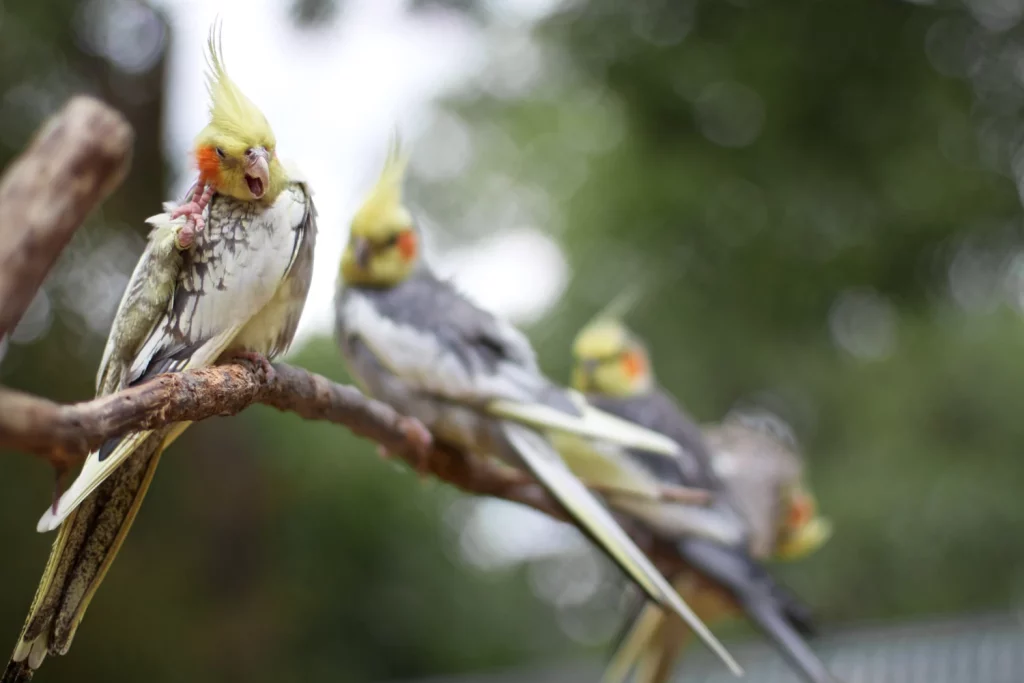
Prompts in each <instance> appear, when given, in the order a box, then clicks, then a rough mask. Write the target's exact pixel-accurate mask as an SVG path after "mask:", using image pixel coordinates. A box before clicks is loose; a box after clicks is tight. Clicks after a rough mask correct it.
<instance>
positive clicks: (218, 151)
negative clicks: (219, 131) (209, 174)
mask: <svg viewBox="0 0 1024 683" xmlns="http://www.w3.org/2000/svg"><path fill="white" fill-rule="evenodd" d="M214 151H215V152H217V156H219V157H220V158H221V159H223V158H225V154H224V150H222V149H221V148H220V147H216V148H214Z"/></svg>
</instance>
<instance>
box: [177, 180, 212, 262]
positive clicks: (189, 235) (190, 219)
mask: <svg viewBox="0 0 1024 683" xmlns="http://www.w3.org/2000/svg"><path fill="white" fill-rule="evenodd" d="M198 190H199V186H198V185H197V186H195V187H193V188H192V189H191V190H190V191H189V193H188V195H187V196H186V199H187V200H188V201H186V202H184V203H183V204H181V205H179V206H178V207H176V208H175V209H174V210H173V211H171V220H175V219H176V218H181V217H182V216H184V217H185V225H183V226H182V227H181V229H180V230H179V231H178V236H177V237H176V239H175V242H176V243H177V246H178V248H179V249H188V248H189V247H190V246H192V243H193V242H194V241H195V236H196V235H198V234H199V233H201V232H202V231H203V229H204V228H206V218H204V216H203V214H204V213H205V212H206V207H207V206H208V205H209V203H210V199H211V198H212V197H213V187H211V186H210V185H204V186H203V191H202V193H199V192H198ZM197 195H198V196H197Z"/></svg>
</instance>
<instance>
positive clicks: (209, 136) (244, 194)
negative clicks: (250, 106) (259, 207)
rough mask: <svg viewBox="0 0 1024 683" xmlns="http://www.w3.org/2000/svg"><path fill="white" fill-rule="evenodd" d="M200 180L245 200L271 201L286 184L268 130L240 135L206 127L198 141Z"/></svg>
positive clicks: (197, 156)
mask: <svg viewBox="0 0 1024 683" xmlns="http://www.w3.org/2000/svg"><path fill="white" fill-rule="evenodd" d="M195 157H196V164H197V165H198V166H199V178H200V181H201V182H204V183H207V184H209V185H212V186H213V187H214V188H215V189H216V190H217V192H218V193H220V194H225V195H229V196H231V197H234V198H235V199H240V200H242V201H263V200H265V201H268V202H272V201H273V200H274V199H275V198H276V196H277V194H278V193H279V192H280V189H281V188H282V187H283V185H284V180H285V176H284V169H283V167H282V166H281V163H280V161H279V160H278V158H277V154H276V150H275V142H274V138H273V136H272V135H269V134H267V133H266V132H257V133H254V134H238V133H231V132H224V131H220V130H218V129H217V128H216V127H215V126H213V125H211V126H208V127H207V130H205V131H204V133H203V135H202V136H200V138H199V140H198V141H197V142H196V150H195Z"/></svg>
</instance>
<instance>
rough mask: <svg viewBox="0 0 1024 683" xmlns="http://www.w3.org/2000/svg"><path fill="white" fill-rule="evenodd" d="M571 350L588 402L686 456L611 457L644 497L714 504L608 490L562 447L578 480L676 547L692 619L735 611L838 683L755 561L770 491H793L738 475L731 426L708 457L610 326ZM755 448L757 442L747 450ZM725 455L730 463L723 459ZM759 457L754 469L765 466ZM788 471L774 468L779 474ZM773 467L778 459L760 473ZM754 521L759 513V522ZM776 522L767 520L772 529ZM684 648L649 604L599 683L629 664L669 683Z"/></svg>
mask: <svg viewBox="0 0 1024 683" xmlns="http://www.w3.org/2000/svg"><path fill="white" fill-rule="evenodd" d="M574 355H575V366H574V371H573V385H574V386H575V387H576V388H577V389H579V390H581V391H583V392H585V394H586V396H587V400H588V401H589V402H590V403H592V404H593V405H595V406H597V407H598V408H601V409H602V410H606V411H608V412H610V413H612V414H614V415H617V416H619V417H622V418H624V419H626V420H630V421H631V422H634V423H636V424H638V425H641V426H644V427H647V428H648V429H652V430H654V431H657V432H659V433H662V434H665V435H667V436H670V437H672V438H673V439H675V440H676V441H677V442H678V443H679V444H680V445H681V446H682V447H683V449H682V455H681V456H675V457H666V456H663V455H658V454H651V453H642V452H639V451H636V450H635V449H630V450H623V451H620V452H619V453H618V456H617V457H619V458H621V459H623V460H625V461H627V462H629V463H631V465H633V466H634V467H636V468H637V471H638V472H639V474H638V477H639V478H640V479H641V480H646V481H647V482H648V488H649V490H651V491H656V490H657V485H658V484H662V485H675V486H686V487H695V488H702V489H706V490H709V491H711V492H713V498H712V501H711V502H710V504H708V505H707V506H706V507H701V506H695V505H687V504H684V503H680V502H675V501H671V500H659V499H658V498H657V496H656V495H651V496H643V495H639V496H638V495H637V491H639V490H641V489H642V487H641V486H637V487H636V488H635V489H634V491H632V492H619V491H616V490H614V488H610V487H609V486H608V483H607V482H606V481H604V480H603V478H602V477H601V472H599V471H595V470H594V468H592V467H591V466H590V464H589V460H588V459H579V458H576V457H574V456H573V453H574V450H575V449H574V447H573V444H571V443H563V444H561V447H562V451H563V452H564V453H566V454H567V457H566V462H567V464H569V466H570V467H571V468H572V469H573V471H574V472H575V473H576V474H577V475H578V476H579V477H580V479H581V480H582V481H583V482H584V483H585V484H587V485H588V486H594V487H595V488H596V489H598V490H600V491H601V492H602V493H603V494H604V498H605V501H606V502H607V504H608V505H609V506H610V507H611V508H612V509H613V510H615V511H617V512H621V513H623V514H626V515H629V516H631V517H633V518H634V519H636V520H638V521H640V522H642V523H643V524H645V525H647V526H648V527H649V528H650V529H651V530H652V531H653V532H654V533H655V535H657V536H659V537H661V538H663V539H665V540H669V541H672V542H673V543H674V544H675V547H676V548H677V550H678V553H679V556H680V558H681V559H683V560H684V561H685V562H686V564H687V565H689V566H690V567H691V568H692V570H691V571H686V572H683V573H682V574H680V575H679V576H676V577H673V584H674V585H675V587H676V589H677V590H678V591H679V592H680V594H681V595H683V597H684V598H685V599H686V600H687V601H688V602H689V603H690V604H691V605H692V606H693V607H694V609H695V610H696V611H697V614H698V616H700V617H701V618H702V619H705V620H707V621H710V620H712V619H716V618H718V617H720V616H721V615H723V614H728V613H731V612H732V613H734V612H737V611H740V612H741V613H743V614H745V615H746V616H747V617H748V618H749V619H750V620H751V621H752V622H753V623H754V624H756V625H757V626H758V627H759V628H760V629H761V630H762V631H763V632H764V633H765V634H766V635H767V636H768V637H769V638H770V639H771V640H772V641H773V642H774V643H775V645H776V646H777V647H778V649H779V650H780V652H781V653H782V654H783V655H784V656H785V657H786V659H787V660H788V661H789V663H790V664H791V666H792V667H793V668H794V669H795V670H796V671H797V672H799V673H800V674H801V675H802V676H803V678H805V679H806V680H807V681H809V682H810V683H826V682H833V681H836V679H835V678H834V677H833V676H832V675H831V674H830V673H829V671H828V670H827V669H826V668H825V665H824V664H823V663H822V662H821V661H820V660H819V659H818V658H817V656H815V654H814V653H813V652H812V651H811V649H810V648H809V647H808V646H807V644H806V643H805V642H804V639H803V637H802V636H803V635H806V634H807V633H808V631H809V628H810V624H809V610H808V609H807V608H806V607H805V606H804V605H803V604H802V603H800V602H799V601H798V600H797V599H796V598H795V597H794V596H792V595H791V594H790V593H789V592H788V591H786V590H785V589H784V588H782V587H781V586H780V585H778V584H777V583H776V582H775V581H774V580H773V579H772V577H771V576H770V575H769V573H768V572H767V571H766V570H765V569H764V567H762V565H761V564H760V562H759V559H760V558H762V557H763V556H764V552H763V551H762V550H761V549H763V548H765V547H774V542H773V541H772V540H768V539H766V538H765V536H769V537H770V538H774V537H775V534H774V533H769V532H768V531H766V524H765V523H764V519H763V517H764V510H765V508H766V507H768V505H766V503H765V499H766V498H767V499H770V500H772V501H773V503H774V504H772V505H771V506H770V508H771V509H772V510H777V509H780V508H781V506H782V503H781V502H779V501H778V494H777V493H776V490H777V491H778V492H779V493H781V492H782V491H790V489H789V488H787V487H788V486H789V485H790V484H792V482H787V483H786V486H785V487H782V486H781V485H780V488H778V489H776V488H775V483H776V482H775V479H778V477H776V476H775V475H774V474H773V475H772V476H771V477H769V476H765V472H764V471H762V473H761V476H760V480H759V481H757V478H756V477H754V476H753V475H754V472H755V470H751V471H750V472H745V471H744V470H745V468H746V467H747V466H748V465H750V458H749V455H750V449H749V446H744V448H745V449H746V450H745V451H739V449H737V448H736V447H735V444H736V442H737V438H736V434H735V433H734V430H732V429H731V427H732V426H731V425H729V426H728V427H729V428H728V429H723V430H720V431H719V432H717V433H716V434H715V439H716V442H715V443H716V446H718V447H720V448H721V449H722V452H721V454H720V455H719V456H718V457H719V458H721V459H722V460H719V461H713V459H712V455H711V451H709V449H708V446H707V442H706V441H705V439H704V436H703V435H702V433H701V430H700V428H699V427H698V426H697V425H696V424H695V423H694V422H693V420H691V419H690V417H689V416H688V415H686V413H685V412H683V411H682V410H681V409H680V408H679V406H678V405H677V404H676V403H675V401H673V400H672V398H671V397H670V396H668V395H667V394H666V393H665V392H663V391H662V390H661V389H660V388H658V386H657V385H656V384H655V381H654V376H653V373H652V371H651V368H650V363H649V359H648V356H647V353H646V350H645V349H644V347H643V345H642V344H641V343H640V342H639V341H638V340H636V339H635V338H634V337H633V336H632V335H631V334H630V333H629V332H628V331H627V330H626V329H625V327H623V326H622V325H621V324H620V323H618V322H617V321H615V320H614V319H612V318H610V317H608V316H602V317H600V318H599V319H598V320H597V321H595V322H593V323H592V324H590V325H588V326H587V327H585V328H584V329H583V330H582V331H581V332H580V334H579V335H578V336H577V338H576V343H575V345H574ZM574 441H577V442H578V441H579V440H578V439H574ZM747 442H748V444H749V442H750V439H749V438H748V439H747ZM729 444H732V445H733V448H732V449H731V450H729V449H728V448H727V446H728V445H729ZM758 445H759V444H757V443H755V447H756V446H758ZM760 445H763V444H760ZM790 455H791V454H790ZM769 457H771V456H769ZM724 458H732V461H731V462H726V461H725V460H724ZM767 459H768V458H765V459H764V460H765V462H762V463H761V464H767ZM716 464H717V465H719V468H718V470H716V467H715V465H716ZM789 465H790V463H789V462H787V461H785V460H783V461H782V463H781V469H782V470H783V472H782V474H783V476H785V474H786V468H787V467H788V466H789ZM779 466H780V465H779V463H778V462H776V463H775V464H772V465H770V466H769V467H768V468H767V472H772V471H773V470H775V469H777V468H779ZM723 473H724V474H725V475H726V476H722V474H723ZM798 473H799V470H797V474H798ZM765 489H767V490H768V493H767V494H766V495H765ZM752 493H756V496H755V498H756V499H755V500H750V501H746V502H744V501H740V500H738V497H741V496H750V495H752ZM812 511H813V509H812ZM772 514H773V516H774V513H772ZM752 516H756V517H757V519H756V520H753V521H754V522H755V523H752V519H751V517H752ZM716 519H717V522H716V521H715V520H716ZM805 521H806V520H805ZM775 525H776V522H774V521H773V522H770V523H769V524H768V526H771V527H775ZM685 641H686V628H685V626H684V625H683V624H681V623H679V622H678V621H676V620H674V619H671V618H666V615H664V613H663V612H661V610H659V609H656V608H655V607H653V606H650V605H648V606H647V607H645V608H644V609H642V610H641V612H640V614H639V615H638V616H637V618H636V619H635V620H634V621H633V622H632V624H631V625H630V628H629V630H628V631H627V634H626V635H625V637H624V638H623V639H622V641H621V642H620V644H619V647H618V648H617V650H616V653H615V655H614V656H613V658H612V661H611V663H610V664H609V666H608V668H607V670H606V674H605V679H604V680H605V683H621V682H622V681H625V680H626V679H627V678H628V676H629V672H630V671H631V670H632V669H633V668H634V667H635V668H636V669H637V674H636V679H635V680H636V681H638V683H663V682H664V681H667V680H668V679H669V677H670V675H671V672H672V667H673V663H674V660H675V658H676V655H677V654H678V652H679V651H680V650H681V648H682V646H683V645H684V644H685Z"/></svg>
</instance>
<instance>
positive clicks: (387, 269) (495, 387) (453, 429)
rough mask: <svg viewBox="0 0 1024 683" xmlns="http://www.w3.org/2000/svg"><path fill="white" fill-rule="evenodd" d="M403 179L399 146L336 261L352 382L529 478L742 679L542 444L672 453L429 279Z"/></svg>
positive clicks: (340, 324) (507, 329)
mask: <svg viewBox="0 0 1024 683" xmlns="http://www.w3.org/2000/svg"><path fill="white" fill-rule="evenodd" d="M404 168H405V160H404V158H402V157H401V155H400V153H399V151H398V148H397V144H396V146H395V147H393V149H392V152H391V154H390V155H389V158H388V160H387V162H386V163H385V166H384V169H383V171H382V173H381V176H380V179H379V180H378V181H377V184H376V185H375V187H374V188H373V191H372V192H371V194H370V195H369V197H368V198H367V199H366V200H365V202H364V203H363V205H362V207H361V208H360V209H359V211H358V212H357V213H356V215H355V216H354V218H353V220H352V223H351V232H350V236H349V241H348V244H347V246H346V248H345V251H344V254H343V256H342V260H341V269H340V274H339V276H340V277H339V290H338V294H337V298H336V336H337V340H338V343H339V345H340V347H341V351H342V354H343V356H344V358H345V360H346V362H347V364H348V367H349V370H350V371H351V373H352V375H353V376H354V377H355V379H356V381H357V382H359V383H360V385H361V386H362V387H363V388H364V389H365V390H366V391H367V392H368V393H369V394H371V395H373V396H374V397H376V398H378V399H380V400H383V401H385V402H386V403H389V404H390V405H391V406H393V407H394V408H395V409H396V410H397V411H399V412H400V413H402V414H404V415H407V416H410V417H413V418H416V419H418V420H419V421H421V422H422V423H423V424H424V425H425V426H426V427H427V428H428V429H429V430H430V431H431V433H432V434H433V436H434V437H435V438H436V439H438V440H439V441H443V442H445V443H449V444H451V445H454V446H456V447H458V448H460V449H461V450H463V451H464V452H466V453H469V454H472V455H473V456H475V457H491V456H493V457H497V458H499V459H501V460H502V461H504V462H506V463H507V464H510V465H512V466H514V467H518V468H523V469H525V470H528V471H529V472H531V473H532V474H533V475H534V476H535V477H536V478H537V479H538V480H539V481H540V482H541V484H542V485H543V486H545V488H547V490H548V491H549V492H550V493H551V494H552V495H553V496H554V497H555V499H556V500H558V501H559V502H560V503H561V504H562V505H563V506H564V507H565V509H566V511H567V512H568V513H569V515H570V516H571V517H572V518H573V519H574V520H575V521H576V523H577V524H578V525H579V526H580V528H581V529H582V530H583V531H584V533H586V534H588V535H589V536H590V537H591V538H592V539H593V540H594V541H595V542H596V543H597V544H598V545H599V546H600V547H601V548H602V549H603V550H604V551H605V552H607V553H608V555H609V556H610V557H611V558H612V559H613V560H614V561H615V562H616V563H618V564H619V566H621V567H622V568H623V569H624V570H625V571H626V572H627V574H629V576H630V577H631V578H632V579H633V580H634V581H636V582H637V584H639V585H640V587H641V588H642V589H643V590H644V591H645V592H646V593H647V594H648V595H649V596H650V597H651V599H652V600H654V601H655V602H656V603H657V604H659V605H661V606H663V607H665V608H666V609H669V610H671V611H674V612H675V613H677V614H678V615H679V616H680V617H682V618H683V620H684V621H686V623H688V624H690V626H691V628H693V629H694V630H695V631H697V633H698V634H700V635H701V637H702V638H705V639H706V640H705V642H707V643H708V644H709V645H710V646H711V647H712V649H714V650H715V651H716V653H717V654H718V655H719V656H720V657H721V658H722V659H723V661H725V662H726V663H727V664H728V665H729V666H730V667H731V668H733V670H734V672H736V673H737V675H739V673H740V672H741V670H740V669H739V668H738V667H737V666H736V665H735V662H734V661H733V660H732V658H731V657H730V656H729V655H728V653H727V652H726V651H725V650H724V648H722V647H721V645H720V644H719V643H718V641H717V640H715V639H714V637H713V636H711V635H710V634H708V633H707V630H706V628H705V627H704V625H703V624H702V623H701V622H700V621H699V620H697V619H695V618H694V617H693V613H692V611H691V610H690V609H689V608H688V607H687V606H686V605H685V604H684V603H683V602H682V601H681V600H680V599H679V596H678V595H677V594H676V593H675V592H674V591H673V590H672V588H671V586H669V584H668V582H667V581H666V580H665V579H664V577H662V576H661V575H660V574H659V573H658V572H657V570H656V569H655V568H654V567H653V565H652V564H651V562H650V561H649V560H648V559H647V557H646V556H645V555H644V554H643V553H642V552H641V551H640V550H639V549H638V548H637V547H636V545H635V544H634V543H633V541H632V540H631V539H630V538H629V536H628V535H627V534H626V533H625V532H624V531H623V530H622V529H621V527H619V525H618V524H617V523H616V522H615V520H614V518H613V517H612V516H611V515H610V514H609V513H608V511H607V510H606V509H605V508H604V507H603V506H602V505H601V504H600V503H599V502H598V501H597V500H596V499H595V498H594V497H593V496H592V495H591V494H590V493H589V492H588V491H587V489H586V487H584V486H583V485H582V484H581V483H580V482H579V481H578V480H577V479H576V478H575V477H574V476H573V475H572V474H571V473H570V472H569V470H568V469H567V468H566V466H565V464H564V463H563V462H562V460H561V458H560V457H559V454H558V453H557V451H555V450H554V449H553V448H552V446H551V443H550V442H549V440H548V438H547V437H548V435H549V434H550V433H552V432H560V431H564V432H570V433H581V434H585V435H587V436H588V437H594V438H595V439H597V440H599V441H602V442H603V441H609V442H614V443H618V444H623V445H627V446H631V447H636V448H640V449H650V450H654V451H661V452H665V453H675V452H677V451H678V446H676V445H675V444H674V443H673V442H672V441H671V440H669V439H666V438H665V437H663V436H661V435H659V434H655V433H652V432H650V431H648V430H645V429H641V428H639V427H636V426H635V425H630V424H629V423H626V422H624V421H622V420H618V419H616V418H614V417H612V416H610V415H607V414H605V413H603V412H601V411H597V410H594V409H593V408H592V407H591V406H589V405H587V404H586V402H585V401H584V400H583V399H582V397H581V396H579V395H578V394H576V393H575V392H570V391H568V390H566V389H564V388H561V387H558V386H556V385H555V384H553V383H552V382H551V381H549V380H548V379H547V378H546V377H544V376H543V375H542V374H541V372H540V370H539V368H538V367H537V361H536V358H535V355H534V352H533V349H532V347H531V346H530V343H529V342H528V341H527V339H526V337H525V336H524V335H523V334H522V333H520V332H519V331H518V330H516V329H515V328H514V327H512V326H511V325H509V324H508V323H506V322H504V321H502V320H500V319H498V318H496V317H494V316H493V315H491V314H489V313H487V312H485V311H483V310H481V309H480V308H478V307H476V306H475V305H473V304H472V303H471V302H470V301H469V300H467V299H466V298H464V297H463V296H462V295H461V294H460V293H459V292H457V291H456V290H455V289H454V288H453V287H452V286H451V285H450V284H449V283H447V282H444V281H442V280H440V279H438V278H437V276H435V275H434V273H433V272H432V271H431V270H430V268H429V267H428V266H427V265H426V264H425V263H424V262H423V260H422V259H421V257H420V256H421V255H420V239H419V235H418V232H417V230H416V228H415V226H414V223H413V218H412V214H411V213H410V212H409V210H408V209H407V208H406V207H405V206H404V205H403V203H402V196H401V190H402V180H403V175H404ZM595 457H602V456H601V455H600V454H599V453H595Z"/></svg>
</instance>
